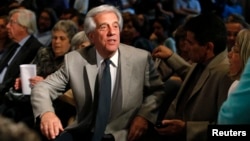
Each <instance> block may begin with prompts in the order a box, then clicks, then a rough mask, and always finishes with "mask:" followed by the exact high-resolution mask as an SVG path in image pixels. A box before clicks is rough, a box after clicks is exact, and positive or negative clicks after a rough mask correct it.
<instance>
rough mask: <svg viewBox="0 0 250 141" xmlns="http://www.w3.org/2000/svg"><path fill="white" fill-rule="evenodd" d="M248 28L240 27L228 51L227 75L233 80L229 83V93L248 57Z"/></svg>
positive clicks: (249, 43) (249, 41)
mask: <svg viewBox="0 0 250 141" xmlns="http://www.w3.org/2000/svg"><path fill="white" fill-rule="evenodd" d="M249 39H250V29H242V30H241V31H240V32H239V33H238V34H237V37H236V40H235V45H234V46H233V47H232V49H231V51H230V52H228V58H229V63H230V66H229V76H230V77H231V78H232V79H233V80H235V81H234V83H233V84H232V85H231V87H230V89H229V91H228V94H230V93H231V92H232V91H233V90H234V89H235V87H236V86H237V84H238V83H239V79H240V76H241V73H242V71H243V69H244V67H245V65H246V63H247V60H248V58H249V57H250V40H249Z"/></svg>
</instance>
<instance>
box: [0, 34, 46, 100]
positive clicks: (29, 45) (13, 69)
mask: <svg viewBox="0 0 250 141" xmlns="http://www.w3.org/2000/svg"><path fill="white" fill-rule="evenodd" d="M42 46H43V45H42V44H41V43H40V42H39V41H38V40H37V39H36V38H35V37H34V36H32V35H31V36H30V38H29V39H28V40H27V41H26V42H25V43H24V45H23V46H22V48H21V50H20V51H19V52H18V53H17V54H16V56H15V58H14V59H13V60H12V62H11V64H9V66H8V68H7V71H6V73H5V76H4V79H3V83H1V84H0V101H1V100H2V97H3V95H4V94H5V93H6V92H7V91H8V90H9V88H10V87H12V86H13V85H14V82H15V79H16V78H17V77H19V73H20V69H19V65H20V64H29V63H31V61H32V60H33V59H34V57H35V56H36V54H37V51H38V49H39V48H40V47H42ZM15 48H16V45H15V44H13V45H12V46H10V48H8V49H7V50H6V54H5V56H3V58H2V60H0V70H1V68H3V67H4V66H5V65H6V62H8V61H9V59H10V58H11V56H12V55H13V54H14V52H15V51H14V50H15Z"/></svg>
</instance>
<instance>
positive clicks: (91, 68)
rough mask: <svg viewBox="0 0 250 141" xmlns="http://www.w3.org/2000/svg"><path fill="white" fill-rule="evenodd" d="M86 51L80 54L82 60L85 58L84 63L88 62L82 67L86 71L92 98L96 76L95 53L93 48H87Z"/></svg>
mask: <svg viewBox="0 0 250 141" xmlns="http://www.w3.org/2000/svg"><path fill="white" fill-rule="evenodd" d="M86 50H87V51H85V52H82V53H81V55H82V56H83V57H84V58H86V61H87V62H88V64H86V65H85V66H84V67H85V69H86V73H87V77H88V81H89V86H90V90H91V94H92V97H94V92H95V83H96V77H97V74H98V70H97V62H96V52H95V48H94V47H88V48H86ZM84 81H86V80H84Z"/></svg>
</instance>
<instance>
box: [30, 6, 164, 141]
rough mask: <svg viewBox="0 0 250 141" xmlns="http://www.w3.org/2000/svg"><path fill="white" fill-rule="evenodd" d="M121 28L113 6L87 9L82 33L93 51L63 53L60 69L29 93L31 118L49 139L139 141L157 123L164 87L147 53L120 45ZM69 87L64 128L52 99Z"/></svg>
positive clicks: (118, 12)
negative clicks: (72, 105)
mask: <svg viewBox="0 0 250 141" xmlns="http://www.w3.org/2000/svg"><path fill="white" fill-rule="evenodd" d="M122 24H123V23H122V16H121V13H120V11H119V9H117V8H116V7H114V6H111V5H101V6H98V7H95V8H93V9H91V10H90V11H89V12H88V13H87V15H86V19H85V23H84V29H85V32H86V35H87V36H88V38H89V40H90V41H91V44H93V46H88V47H85V48H81V49H79V50H75V51H72V52H70V53H67V54H66V55H65V57H64V58H65V59H64V65H63V66H62V67H61V68H60V69H59V70H57V71H56V72H54V73H52V74H51V75H49V76H48V77H46V79H45V80H44V81H41V82H39V83H38V84H36V85H35V86H34V88H33V89H32V94H31V103H32V107H33V111H34V116H35V117H36V119H37V120H38V119H39V120H40V122H41V123H40V128H41V131H42V133H43V134H44V135H45V136H46V137H47V138H48V139H55V140H56V141H57V140H63V139H64V138H65V137H69V138H71V139H72V138H73V140H74V141H82V140H91V139H92V140H96V141H100V140H108V141H109V140H110V141H114V140H116V141H125V140H139V139H140V138H142V137H143V135H144V134H145V133H146V132H147V130H148V128H149V126H150V125H152V124H154V123H155V122H156V118H157V111H158V108H159V106H160V104H161V103H162V99H163V97H164V95H165V94H164V85H163V82H162V81H161V79H160V76H159V74H158V72H157V71H156V69H155V68H154V63H153V59H152V57H151V55H150V53H148V52H147V51H145V50H141V49H137V48H135V47H132V46H129V45H125V44H121V43H120V31H121V29H122ZM102 72H103V73H102ZM102 77H104V79H102ZM104 80H107V81H108V82H103V81H104ZM99 81H101V82H99ZM68 87H70V88H71V89H72V92H73V94H74V98H75V102H76V109H77V110H76V111H77V116H76V117H77V118H76V120H75V121H74V123H72V124H70V125H69V126H68V127H66V128H63V126H62V123H61V121H60V119H59V118H58V117H57V115H56V114H55V111H54V108H53V106H52V100H53V99H56V98H57V97H58V96H61V95H62V94H63V93H61V92H64V91H65V90H67V88H68ZM105 88H107V89H105ZM99 92H100V95H99V94H98V93H99ZM102 92H106V93H102ZM98 95H99V96H98ZM111 97H112V99H111ZM103 103H105V104H103ZM102 111H104V112H102ZM56 137H57V138H56ZM68 141H70V140H68Z"/></svg>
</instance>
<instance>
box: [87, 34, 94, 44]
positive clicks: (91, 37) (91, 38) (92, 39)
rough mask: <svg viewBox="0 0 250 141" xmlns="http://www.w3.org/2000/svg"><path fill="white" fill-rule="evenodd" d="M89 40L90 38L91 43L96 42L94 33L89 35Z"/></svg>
mask: <svg viewBox="0 0 250 141" xmlns="http://www.w3.org/2000/svg"><path fill="white" fill-rule="evenodd" d="M88 38H89V40H90V42H91V43H93V42H94V34H93V33H92V32H90V33H89V34H88Z"/></svg>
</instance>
